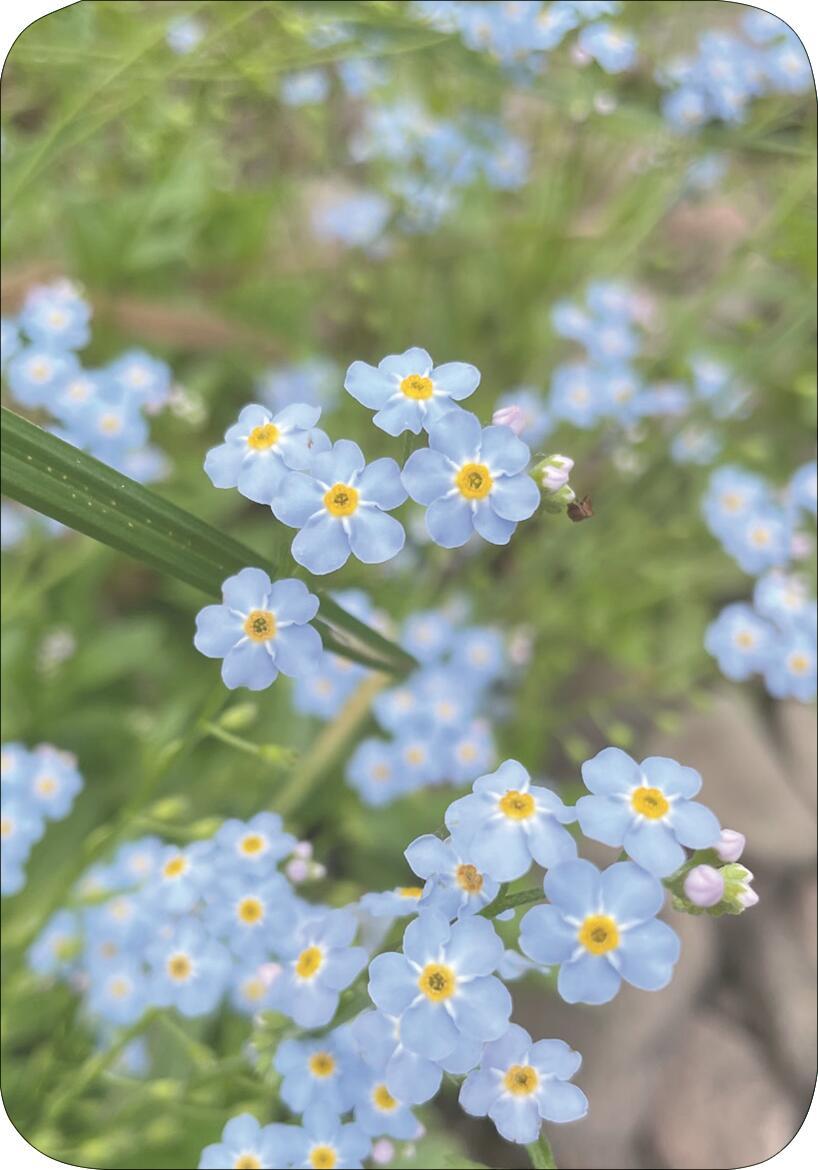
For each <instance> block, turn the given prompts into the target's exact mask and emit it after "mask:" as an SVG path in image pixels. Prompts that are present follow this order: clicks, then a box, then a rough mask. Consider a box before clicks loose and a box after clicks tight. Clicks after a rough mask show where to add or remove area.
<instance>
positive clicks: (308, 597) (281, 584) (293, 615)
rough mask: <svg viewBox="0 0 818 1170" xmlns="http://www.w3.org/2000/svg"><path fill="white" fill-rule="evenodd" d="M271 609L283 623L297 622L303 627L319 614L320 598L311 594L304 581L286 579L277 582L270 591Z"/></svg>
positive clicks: (291, 578)
mask: <svg viewBox="0 0 818 1170" xmlns="http://www.w3.org/2000/svg"><path fill="white" fill-rule="evenodd" d="M270 609H272V611H273V612H274V614H275V615H276V619H277V621H278V622H279V623H281V622H297V623H298V624H299V625H303V623H304V622H309V621H311V620H312V619H313V618H314V617H315V615H316V614H317V613H318V598H317V597H316V596H315V594H314V593H310V591H309V589H308V588H307V586H306V585H305V584H304V582H303V581H298V580H297V579H296V578H295V577H285V578H284V579H283V580H281V581H276V582H275V583H274V584H273V587H272V589H271V590H270Z"/></svg>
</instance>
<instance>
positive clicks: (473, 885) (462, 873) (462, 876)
mask: <svg viewBox="0 0 818 1170" xmlns="http://www.w3.org/2000/svg"><path fill="white" fill-rule="evenodd" d="M455 877H456V878H457V884H458V885H459V886H460V889H461V890H465V891H466V892H467V893H469V894H479V893H480V891H481V890H482V888H483V875H482V873H480V872H479V871H478V869H477V867H476V866H474V865H458V867H457V870H456V871H455Z"/></svg>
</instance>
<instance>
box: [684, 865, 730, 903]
mask: <svg viewBox="0 0 818 1170" xmlns="http://www.w3.org/2000/svg"><path fill="white" fill-rule="evenodd" d="M684 892H685V897H686V898H688V899H689V901H691V902H692V903H693V905H694V906H715V905H717V904H718V903H719V902H720V901H721V900H722V898H723V897H724V878H723V877H722V876H721V874H720V873H719V871H718V870H717V869H714V868H713V866H712V865H696V866H694V867H693V869H691V870H690V871H689V872H688V874H687V876H686V877H685V880H684Z"/></svg>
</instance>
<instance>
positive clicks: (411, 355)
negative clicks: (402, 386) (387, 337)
mask: <svg viewBox="0 0 818 1170" xmlns="http://www.w3.org/2000/svg"><path fill="white" fill-rule="evenodd" d="M378 369H379V370H385V371H386V372H387V373H388V374H397V376H398V377H399V378H400V379H401V381H403V379H404V378H408V377H409V375H410V374H420V376H421V377H422V378H425V377H427V376H428V375H429V373H430V372H431V369H432V359H431V357H430V355H429V354H428V353H427V352H426V350H425V349H420V348H419V347H418V346H413V347H412V348H411V349H407V350H405V351H404V352H403V353H390V354H388V355H387V356H386V357H385V358H383V359H382V360H381V361H380V362H378Z"/></svg>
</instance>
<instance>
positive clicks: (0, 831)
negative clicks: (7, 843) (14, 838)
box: [0, 817, 14, 837]
mask: <svg viewBox="0 0 818 1170" xmlns="http://www.w3.org/2000/svg"><path fill="white" fill-rule="evenodd" d="M13 832H14V821H12V820H11V819H10V818H9V817H3V819H2V821H0V837H10V836H11V834H12V833H13Z"/></svg>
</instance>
